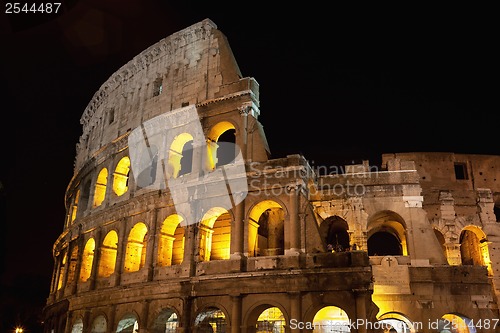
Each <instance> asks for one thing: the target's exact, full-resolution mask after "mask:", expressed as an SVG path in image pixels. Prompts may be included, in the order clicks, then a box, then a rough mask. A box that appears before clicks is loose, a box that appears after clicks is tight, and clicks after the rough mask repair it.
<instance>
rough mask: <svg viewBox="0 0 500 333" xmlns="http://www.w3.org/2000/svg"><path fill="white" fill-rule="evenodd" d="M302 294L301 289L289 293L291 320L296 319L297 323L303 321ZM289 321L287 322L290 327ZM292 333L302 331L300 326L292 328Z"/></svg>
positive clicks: (286, 324)
mask: <svg viewBox="0 0 500 333" xmlns="http://www.w3.org/2000/svg"><path fill="white" fill-rule="evenodd" d="M300 297H301V294H300V291H293V292H289V293H288V298H289V299H290V320H294V321H295V322H297V323H300V322H302V309H301V308H302V307H301V303H302V302H301V298H300ZM288 324H289V323H285V326H286V327H288ZM290 332H292V333H300V329H299V328H293V329H291V330H290Z"/></svg>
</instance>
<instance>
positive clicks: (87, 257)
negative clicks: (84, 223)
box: [80, 238, 95, 282]
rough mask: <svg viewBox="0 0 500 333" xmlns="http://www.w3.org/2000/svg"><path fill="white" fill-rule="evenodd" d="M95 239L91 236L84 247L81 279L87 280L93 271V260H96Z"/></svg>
mask: <svg viewBox="0 0 500 333" xmlns="http://www.w3.org/2000/svg"><path fill="white" fill-rule="evenodd" d="M94 250H95V240H94V239H93V238H90V239H89V240H88V241H87V243H86V244H85V247H84V248H83V255H82V266H81V269H80V281H82V282H85V281H87V280H88V279H89V278H90V274H91V273H92V262H93V261H94Z"/></svg>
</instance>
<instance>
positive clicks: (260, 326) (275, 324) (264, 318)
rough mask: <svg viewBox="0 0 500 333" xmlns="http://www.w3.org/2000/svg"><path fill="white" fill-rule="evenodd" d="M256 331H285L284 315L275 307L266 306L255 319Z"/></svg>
mask: <svg viewBox="0 0 500 333" xmlns="http://www.w3.org/2000/svg"><path fill="white" fill-rule="evenodd" d="M257 332H279V333H281V332H285V317H284V316H283V312H281V310H280V309H279V308H277V307H272V308H267V309H265V310H264V311H262V313H261V314H260V315H259V318H258V319H257Z"/></svg>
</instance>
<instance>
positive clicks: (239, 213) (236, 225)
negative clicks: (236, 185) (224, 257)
mask: <svg viewBox="0 0 500 333" xmlns="http://www.w3.org/2000/svg"><path fill="white" fill-rule="evenodd" d="M244 214H245V200H243V201H241V202H240V203H239V204H237V205H236V207H234V221H233V224H232V226H231V259H241V257H242V256H243V239H244V237H243V231H244V227H243V226H244V219H245V216H244Z"/></svg>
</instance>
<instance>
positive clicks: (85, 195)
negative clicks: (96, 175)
mask: <svg viewBox="0 0 500 333" xmlns="http://www.w3.org/2000/svg"><path fill="white" fill-rule="evenodd" d="M90 187H91V183H90V179H88V180H87V181H86V182H85V183H84V184H83V187H82V192H81V193H82V195H81V197H80V200H79V201H80V205H79V206H78V207H79V209H78V213H77V216H83V215H80V214H83V213H84V212H85V211H86V210H87V209H88V207H89V200H90Z"/></svg>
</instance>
